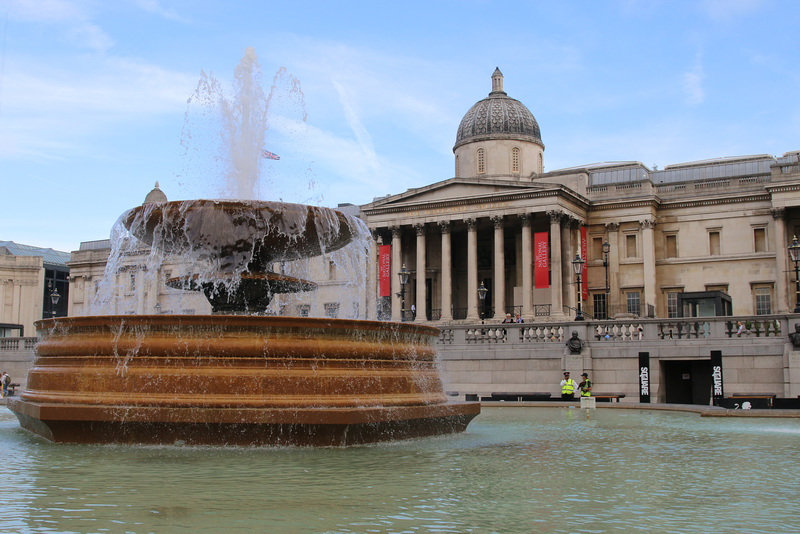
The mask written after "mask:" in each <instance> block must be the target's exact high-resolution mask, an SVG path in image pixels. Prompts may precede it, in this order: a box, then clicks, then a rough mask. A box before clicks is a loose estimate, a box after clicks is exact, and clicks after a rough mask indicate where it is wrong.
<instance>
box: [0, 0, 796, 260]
mask: <svg viewBox="0 0 800 534" xmlns="http://www.w3.org/2000/svg"><path fill="white" fill-rule="evenodd" d="M799 25H800V2H796V1H793V0H785V1H779V0H696V1H680V0H664V1H658V0H652V1H636V0H626V1H606V2H603V1H585V2H577V1H573V2H570V1H563V2H555V1H545V2H534V1H513V0H507V1H502V2H500V1H498V2H493V1H488V0H485V1H470V0H457V1H436V0H433V1H431V0H429V1H427V2H418V1H413V0H412V1H409V0H407V1H405V2H380V1H371V2H348V1H344V0H343V1H339V2H322V1H319V2H312V1H304V0H294V1H292V2H267V1H243V0H240V1H237V2H222V1H219V2H213V1H204V0H174V1H171V0H114V1H107V0H39V1H37V0H28V1H24V0H0V32H2V33H0V39H2V57H1V58H0V183H1V184H2V188H1V189H0V190H2V192H3V197H4V198H3V200H2V203H1V204H0V206H2V207H0V240H12V241H16V242H19V243H24V244H29V245H34V246H41V247H53V248H55V249H58V250H64V251H70V250H75V249H77V248H78V245H79V243H80V242H81V241H88V240H94V239H104V238H107V237H108V235H109V231H110V228H111V226H112V225H113V223H114V221H115V220H116V219H117V217H118V216H119V215H120V214H121V213H122V212H123V211H125V210H126V209H128V208H130V207H132V206H134V205H137V204H140V203H141V202H142V200H143V199H144V196H145V195H146V194H147V192H148V191H150V189H151V188H152V187H153V184H154V182H155V181H158V182H160V185H161V189H162V190H163V191H164V192H165V193H166V194H167V196H168V197H169V198H170V199H171V200H177V199H182V198H201V197H208V196H213V192H214V185H213V184H214V180H215V177H214V174H215V173H216V172H217V171H216V170H215V169H213V168H212V167H213V165H209V164H208V161H209V156H208V153H207V152H204V147H205V148H207V147H209V146H211V145H213V142H214V141H213V140H214V139H215V136H214V131H213V128H211V127H209V128H208V131H207V132H206V135H207V137H208V139H206V140H202V139H199V138H198V136H195V137H193V138H192V139H187V135H186V131H187V129H186V125H187V120H188V121H195V122H194V123H193V124H195V123H196V121H199V120H201V119H202V114H201V113H199V111H198V110H197V109H194V108H192V106H189V105H187V99H188V98H189V97H190V96H191V94H192V92H193V91H194V89H195V87H196V86H197V84H198V81H199V79H200V76H201V73H203V72H205V73H207V74H208V73H211V74H213V76H214V77H215V78H217V79H219V80H220V81H221V82H224V83H229V82H230V81H231V80H232V78H233V71H234V69H235V67H236V65H237V64H238V62H239V60H240V58H241V56H242V53H243V50H244V49H245V48H246V47H254V48H255V50H256V52H257V54H258V57H259V62H260V65H261V68H262V72H263V80H264V84H265V85H266V86H269V85H270V84H271V83H272V81H273V77H274V76H275V75H276V73H279V71H280V74H281V75H280V76H279V77H278V79H277V83H276V86H277V92H276V95H278V96H277V97H276V98H275V100H274V106H273V107H271V108H270V112H271V115H270V129H269V131H268V133H267V144H268V146H267V148H269V149H270V150H273V151H274V152H276V153H278V154H280V155H281V160H280V161H277V162H265V163H264V165H263V166H262V178H263V179H264V183H265V184H266V185H265V186H264V187H263V188H262V191H261V197H262V198H265V199H270V200H272V199H283V200H286V201H292V202H308V203H312V204H319V205H323V206H336V205H337V204H338V203H341V202H351V203H354V204H363V203H366V202H369V201H371V200H372V199H373V197H376V196H382V195H386V194H395V193H400V192H403V191H405V190H406V189H407V188H410V187H419V186H423V185H427V184H430V183H433V182H437V181H440V180H445V179H447V178H450V177H452V176H453V153H452V148H453V144H454V142H455V133H456V128H457V127H458V124H459V122H460V120H461V118H462V117H463V115H464V114H465V113H466V112H467V110H468V109H469V108H470V107H471V106H472V105H473V104H474V103H475V102H477V101H478V100H481V99H483V98H485V97H486V95H487V94H488V93H489V91H490V90H491V80H490V77H491V74H492V72H493V71H494V69H495V67H499V68H500V70H501V71H502V72H503V74H504V75H505V90H506V92H507V93H508V94H509V96H511V97H513V98H516V99H518V100H520V101H522V102H523V103H524V104H525V105H527V106H528V108H529V109H530V110H531V111H532V112H533V114H534V116H535V117H536V119H537V120H538V122H539V126H540V128H541V131H542V139H543V141H544V144H545V147H546V150H545V154H544V157H545V170H555V169H560V168H565V167H572V166H576V165H581V164H587V163H594V162H601V161H621V160H625V161H630V160H636V161H641V162H643V163H645V164H647V165H648V166H652V165H654V164H655V165H658V166H659V167H664V166H665V165H668V164H672V163H681V162H687V161H695V160H702V159H708V158H715V157H723V156H738V155H750V154H772V155H781V154H783V153H784V152H788V151H791V150H797V149H800V98H799V96H800V70H798V68H797V64H798V58H800V32H798V30H797V28H798V27H800V26H799ZM281 69H285V70H281ZM295 80H296V81H297V82H298V83H299V86H297V85H296V86H294V87H295V88H298V87H299V90H300V92H295V93H290V92H289V89H290V88H291V87H292V85H291V83H292V81H295ZM298 95H301V96H302V98H301V97H300V96H298ZM193 132H195V133H196V130H193ZM187 146H191V147H192V150H187ZM200 153H204V154H206V155H205V156H204V157H199V156H198V155H197V154H200ZM192 154H195V155H192Z"/></svg>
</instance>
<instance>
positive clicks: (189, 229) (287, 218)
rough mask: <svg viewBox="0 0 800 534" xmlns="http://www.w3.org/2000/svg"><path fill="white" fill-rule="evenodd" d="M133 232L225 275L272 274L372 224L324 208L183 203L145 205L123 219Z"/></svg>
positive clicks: (330, 248)
mask: <svg viewBox="0 0 800 534" xmlns="http://www.w3.org/2000/svg"><path fill="white" fill-rule="evenodd" d="M120 219H121V221H122V224H123V225H124V226H125V228H127V229H128V230H129V231H130V232H131V234H133V235H134V236H135V237H136V238H138V239H139V240H141V241H143V242H144V243H146V244H147V245H150V246H152V247H154V248H156V249H158V250H161V251H163V252H165V253H168V254H181V255H187V256H189V257H191V258H197V259H201V260H207V261H210V262H212V263H213V264H214V265H216V267H217V269H218V270H219V271H241V270H245V269H247V270H249V271H252V272H266V271H268V270H269V266H270V264H271V263H273V262H275V261H291V260H296V259H301V258H310V257H313V256H319V255H320V254H323V253H326V252H332V251H335V250H338V249H340V248H342V247H344V246H345V245H347V244H348V243H350V242H351V241H352V240H353V238H354V237H356V236H357V235H358V234H359V233H362V232H367V229H366V226H365V225H364V223H363V222H361V221H360V220H359V219H357V218H356V217H352V216H349V215H345V214H343V213H341V212H339V211H336V210H332V209H329V208H322V207H318V206H307V205H303V204H291V203H286V202H269V201H258V200H178V201H172V202H156V203H151V204H144V205H142V206H137V207H135V208H133V209H130V210H128V211H127V212H125V213H124V214H123V215H122V216H121V218H120Z"/></svg>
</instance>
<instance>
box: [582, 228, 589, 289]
mask: <svg viewBox="0 0 800 534" xmlns="http://www.w3.org/2000/svg"><path fill="white" fill-rule="evenodd" d="M587 249H588V247H587V243H586V227H585V226H581V258H583V261H584V264H583V269H581V280H583V287H582V288H581V300H589V279H588V278H587V276H586V274H587V273H588V272H589V261H588V258H587V257H586V256H587V252H588V250H587Z"/></svg>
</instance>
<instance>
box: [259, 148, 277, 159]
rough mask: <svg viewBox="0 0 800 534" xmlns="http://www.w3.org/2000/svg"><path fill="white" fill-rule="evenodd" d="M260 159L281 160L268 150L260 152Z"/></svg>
mask: <svg viewBox="0 0 800 534" xmlns="http://www.w3.org/2000/svg"><path fill="white" fill-rule="evenodd" d="M261 157H262V158H266V159H281V157H280V156H279V155H277V154H273V153H272V152H270V151H269V150H264V149H262V150H261Z"/></svg>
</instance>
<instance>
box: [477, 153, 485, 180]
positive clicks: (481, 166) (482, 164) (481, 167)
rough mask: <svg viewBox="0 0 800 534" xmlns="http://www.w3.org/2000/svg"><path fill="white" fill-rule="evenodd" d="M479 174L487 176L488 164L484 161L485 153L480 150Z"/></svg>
mask: <svg viewBox="0 0 800 534" xmlns="http://www.w3.org/2000/svg"><path fill="white" fill-rule="evenodd" d="M478 174H486V162H485V161H484V151H483V149H482V148H479V149H478Z"/></svg>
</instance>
